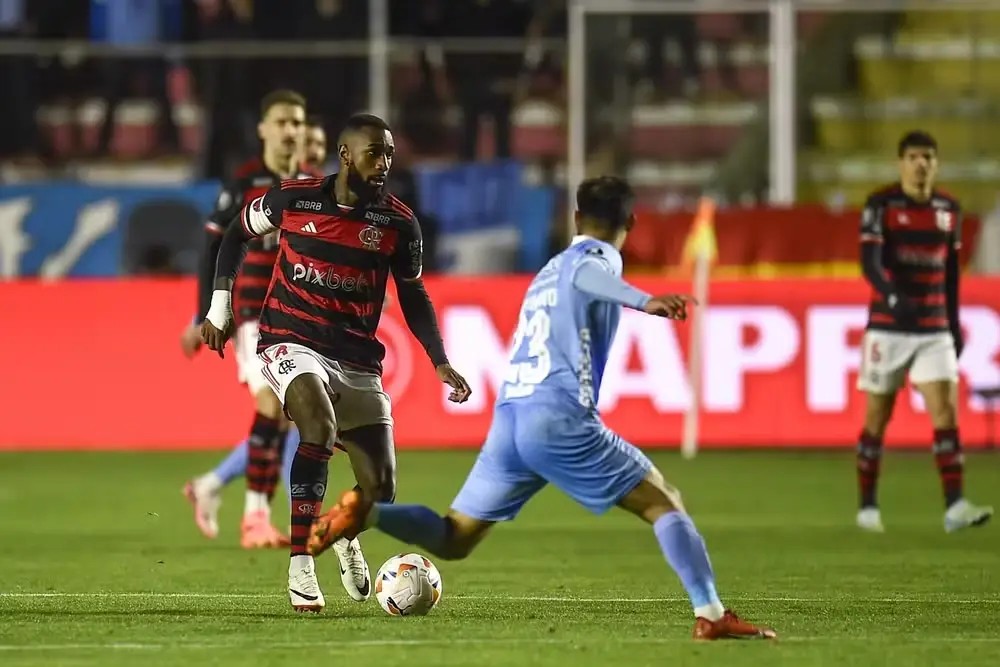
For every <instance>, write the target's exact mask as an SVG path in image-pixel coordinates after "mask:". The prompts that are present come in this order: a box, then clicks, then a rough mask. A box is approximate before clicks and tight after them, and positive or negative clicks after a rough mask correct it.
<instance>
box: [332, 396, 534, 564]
mask: <svg viewBox="0 0 1000 667" xmlns="http://www.w3.org/2000/svg"><path fill="white" fill-rule="evenodd" d="M513 437H514V422H513V415H512V413H511V410H510V408H507V407H501V408H499V409H498V410H497V411H496V413H495V415H494V419H493V424H492V426H491V427H490V432H489V435H488V436H487V438H486V443H485V444H484V445H483V448H482V450H481V451H480V453H479V457H478V458H477V459H476V464H475V465H474V466H473V468H472V470H471V471H470V473H469V476H468V477H467V478H466V481H465V484H464V485H463V486H462V489H461V491H459V493H458V495H457V496H456V497H455V500H454V502H452V506H451V510H450V511H449V512H448V513H447V514H446V515H444V516H442V515H440V514H438V513H437V512H435V511H434V510H432V509H431V508H429V507H426V506H423V505H401V504H390V503H375V504H374V505H373V506H368V505H366V504H365V503H364V501H363V498H362V495H361V494H360V493H359V492H357V491H354V490H352V491H348V492H346V493H344V494H343V495H342V496H341V500H340V502H339V503H338V504H337V505H336V506H335V507H334V508H333V509H332V510H331V511H330V512H329V513H328V515H327V516H329V517H330V529H331V530H333V531H337V532H338V533H343V532H347V531H351V530H358V529H359V528H375V529H377V530H379V531H381V532H383V533H386V534H387V535H391V536H392V537H394V538H396V539H397V540H400V541H401V542H405V543H406V544H410V545H413V546H416V547H419V548H420V549H421V550H422V551H424V552H425V553H428V554H431V555H432V556H434V557H435V558H440V559H443V560H459V559H462V558H465V557H466V556H468V555H469V554H470V553H471V552H472V550H473V549H474V548H475V547H476V545H478V544H479V543H480V542H481V541H482V540H483V539H484V538H485V537H486V535H487V533H488V532H489V530H490V528H491V527H492V526H493V524H494V523H497V522H500V521H511V520H513V519H514V517H516V516H517V514H518V512H519V511H520V510H521V508H522V507H523V506H524V505H525V503H527V502H528V500H530V499H531V497H532V496H534V495H535V494H536V493H537V492H538V491H539V490H541V489H542V488H543V487H544V486H545V480H543V479H542V478H540V477H539V476H538V475H536V474H534V473H533V472H532V471H531V470H529V469H528V468H527V466H526V465H525V463H524V461H522V460H521V458H520V456H519V454H518V453H517V449H516V447H515V446H514V441H513Z"/></svg>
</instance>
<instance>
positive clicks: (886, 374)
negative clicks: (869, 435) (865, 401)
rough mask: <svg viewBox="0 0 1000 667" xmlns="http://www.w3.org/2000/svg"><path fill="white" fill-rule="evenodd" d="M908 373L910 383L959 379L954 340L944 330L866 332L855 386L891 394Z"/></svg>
mask: <svg viewBox="0 0 1000 667" xmlns="http://www.w3.org/2000/svg"><path fill="white" fill-rule="evenodd" d="M907 375H909V377H910V382H911V383H913V384H923V383H925V382H939V381H942V380H944V381H951V382H955V381H957V380H958V357H957V356H955V343H954V340H953V339H952V337H951V334H950V333H948V332H947V331H942V332H938V333H924V334H921V333H901V332H898V331H866V332H865V335H864V338H863V340H862V342H861V371H860V373H859V374H858V389H860V390H861V391H866V392H869V393H872V394H893V393H895V392H897V391H899V389H900V387H902V386H903V382H904V380H905V379H906V376H907Z"/></svg>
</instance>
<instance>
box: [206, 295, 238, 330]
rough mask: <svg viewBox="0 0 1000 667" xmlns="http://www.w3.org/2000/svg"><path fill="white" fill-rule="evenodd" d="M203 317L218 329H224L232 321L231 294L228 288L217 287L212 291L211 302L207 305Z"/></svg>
mask: <svg viewBox="0 0 1000 667" xmlns="http://www.w3.org/2000/svg"><path fill="white" fill-rule="evenodd" d="M205 319H206V320H208V321H209V322H211V323H212V326H213V327H215V328H216V329H218V330H219V331H225V330H226V327H228V326H229V323H230V322H232V321H233V295H232V294H231V293H230V292H229V290H225V289H217V290H215V291H214V292H212V303H211V305H209V307H208V315H206V316H205Z"/></svg>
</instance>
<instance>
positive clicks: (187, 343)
mask: <svg viewBox="0 0 1000 667" xmlns="http://www.w3.org/2000/svg"><path fill="white" fill-rule="evenodd" d="M202 342H204V341H202V340H201V328H200V327H199V326H198V325H197V324H192V325H191V326H189V327H188V328H186V329H185V330H184V333H182V334H181V350H182V351H183V352H184V356H185V357H187V358H188V359H193V358H194V355H196V354H198V350H200V349H201V344H202Z"/></svg>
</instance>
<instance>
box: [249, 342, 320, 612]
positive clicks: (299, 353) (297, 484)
mask: <svg viewBox="0 0 1000 667" xmlns="http://www.w3.org/2000/svg"><path fill="white" fill-rule="evenodd" d="M260 357H261V361H262V362H263V364H264V367H263V373H264V377H265V378H266V379H267V381H268V382H269V383H270V384H271V386H272V388H273V389H274V391H275V394H276V395H277V396H278V397H279V398H280V399H281V401H282V403H283V405H284V406H285V410H286V411H287V412H288V416H289V417H291V419H292V421H294V422H295V425H296V427H297V428H298V430H299V438H300V441H299V445H298V447H297V448H296V451H295V456H294V458H293V460H292V467H291V472H290V482H289V486H290V488H291V521H290V523H291V558H290V560H289V565H288V596H289V599H290V601H291V603H292V607H293V608H294V609H296V611H321V610H322V609H323V607H324V606H325V604H326V602H325V600H324V599H323V593H322V591H321V590H320V587H319V582H318V580H317V579H316V569H315V564H314V562H313V558H312V556H310V555H309V554H308V553H307V551H306V542H307V541H308V539H309V528H310V526H311V525H312V522H313V519H314V518H315V517H316V516H317V515H319V512H320V508H321V506H322V504H323V498H324V496H325V495H326V484H327V463H328V461H329V460H330V453H331V452H332V449H333V444H334V440H335V439H336V436H337V415H336V413H335V412H334V409H333V401H332V400H331V398H330V394H329V385H328V381H329V376H328V374H327V369H326V366H325V365H324V363H323V361H322V360H321V358H320V357H319V356H318V355H316V354H315V353H313V352H312V351H311V350H309V349H308V348H305V347H303V346H301V345H294V344H280V345H272V346H271V347H269V348H268V349H267V350H265V351H264V352H263V353H261V355H260Z"/></svg>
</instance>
